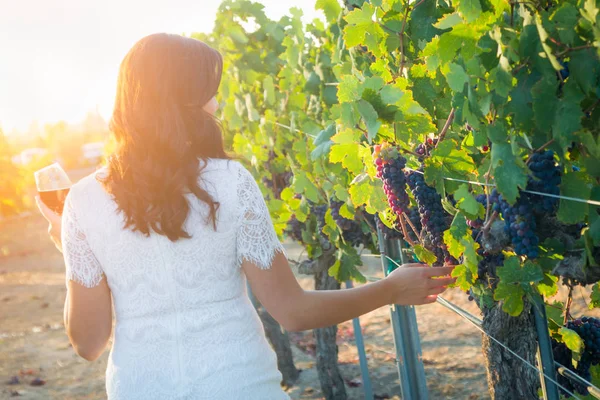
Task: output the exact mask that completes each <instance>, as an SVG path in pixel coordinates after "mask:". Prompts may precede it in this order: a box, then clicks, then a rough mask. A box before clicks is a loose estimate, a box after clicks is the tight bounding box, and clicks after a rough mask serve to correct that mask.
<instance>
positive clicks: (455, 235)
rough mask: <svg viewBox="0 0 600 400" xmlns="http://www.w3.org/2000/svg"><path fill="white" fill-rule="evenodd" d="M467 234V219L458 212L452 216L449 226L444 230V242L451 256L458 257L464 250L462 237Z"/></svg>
mask: <svg viewBox="0 0 600 400" xmlns="http://www.w3.org/2000/svg"><path fill="white" fill-rule="evenodd" d="M466 236H468V230H467V221H466V220H465V217H464V215H461V214H460V213H458V214H456V215H455V216H454V219H453V220H452V224H451V225H450V228H449V229H448V230H446V231H445V232H444V243H445V244H446V246H447V247H448V252H449V253H450V255H452V257H454V258H459V257H460V256H461V255H462V254H463V252H464V251H465V244H464V243H463V239H464V238H465V237H466Z"/></svg>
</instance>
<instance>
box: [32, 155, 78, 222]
mask: <svg viewBox="0 0 600 400" xmlns="http://www.w3.org/2000/svg"><path fill="white" fill-rule="evenodd" d="M33 175H34V177H35V186H36V187H37V191H38V193H39V194H40V199H41V200H42V201H43V202H44V204H46V205H47V206H48V207H49V208H50V209H51V210H52V211H54V212H55V213H57V214H59V215H62V212H63V207H64V206H65V199H66V198H67V194H69V190H70V189H71V186H72V185H73V184H72V183H71V180H70V179H69V176H68V175H67V173H66V172H65V170H64V169H62V167H61V166H60V165H59V164H58V163H54V164H52V165H48V166H47V167H44V168H42V169H40V170H38V171H35V173H34V174H33Z"/></svg>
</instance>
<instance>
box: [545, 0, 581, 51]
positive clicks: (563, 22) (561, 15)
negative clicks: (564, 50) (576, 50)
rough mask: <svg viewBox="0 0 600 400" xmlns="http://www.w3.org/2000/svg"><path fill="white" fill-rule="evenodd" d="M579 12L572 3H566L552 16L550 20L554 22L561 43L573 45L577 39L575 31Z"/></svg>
mask: <svg viewBox="0 0 600 400" xmlns="http://www.w3.org/2000/svg"><path fill="white" fill-rule="evenodd" d="M578 15H579V12H578V11H577V8H575V6H573V5H572V4H571V3H568V2H564V3H562V4H561V5H560V7H558V8H557V10H556V11H555V12H554V14H552V16H551V17H550V20H551V21H552V22H554V24H555V26H556V30H557V31H558V37H559V38H560V41H561V42H563V43H565V44H568V45H571V44H573V40H574V39H575V29H573V28H574V27H575V26H576V25H577V17H578Z"/></svg>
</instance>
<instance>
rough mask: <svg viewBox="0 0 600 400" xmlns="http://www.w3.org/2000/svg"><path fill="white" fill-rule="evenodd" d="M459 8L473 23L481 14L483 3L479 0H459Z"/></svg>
mask: <svg viewBox="0 0 600 400" xmlns="http://www.w3.org/2000/svg"><path fill="white" fill-rule="evenodd" d="M457 3H458V4H457V7H456V8H457V10H458V12H459V13H460V15H462V16H463V17H464V19H465V20H466V21H467V22H468V23H471V22H473V21H475V20H476V19H477V18H479V16H480V15H481V3H480V2H479V0H460V2H458V1H457Z"/></svg>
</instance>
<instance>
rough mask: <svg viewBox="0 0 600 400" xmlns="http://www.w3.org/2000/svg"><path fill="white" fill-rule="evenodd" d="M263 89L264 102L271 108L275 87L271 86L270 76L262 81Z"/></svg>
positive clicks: (273, 101) (271, 79) (273, 102)
mask: <svg viewBox="0 0 600 400" xmlns="http://www.w3.org/2000/svg"><path fill="white" fill-rule="evenodd" d="M263 89H264V95H263V97H264V102H265V103H267V104H268V105H270V106H272V105H273V104H275V86H274V85H273V78H272V77H271V76H270V75H267V76H265V79H263Z"/></svg>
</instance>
